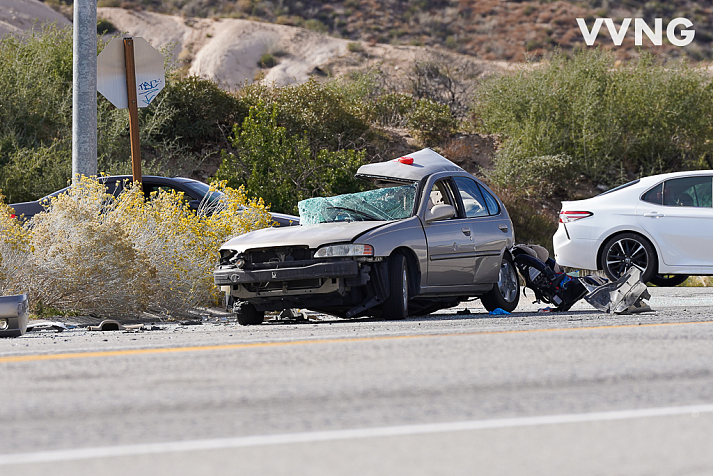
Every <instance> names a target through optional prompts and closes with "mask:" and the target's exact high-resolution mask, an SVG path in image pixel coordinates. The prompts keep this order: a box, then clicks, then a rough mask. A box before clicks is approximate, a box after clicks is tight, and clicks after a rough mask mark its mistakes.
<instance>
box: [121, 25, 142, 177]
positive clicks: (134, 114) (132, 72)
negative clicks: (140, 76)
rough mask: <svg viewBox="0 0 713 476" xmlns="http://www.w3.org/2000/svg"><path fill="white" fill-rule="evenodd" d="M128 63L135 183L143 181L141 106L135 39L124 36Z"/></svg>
mask: <svg viewBox="0 0 713 476" xmlns="http://www.w3.org/2000/svg"><path fill="white" fill-rule="evenodd" d="M124 61H125V65H126V94H127V97H128V100H129V135H130V138H131V173H132V175H133V180H134V183H139V184H140V183H141V181H142V176H141V144H140V140H139V107H138V104H137V103H136V101H137V97H136V67H135V65H134V40H133V39H132V38H124Z"/></svg>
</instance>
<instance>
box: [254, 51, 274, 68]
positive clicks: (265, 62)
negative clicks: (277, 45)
mask: <svg viewBox="0 0 713 476" xmlns="http://www.w3.org/2000/svg"><path fill="white" fill-rule="evenodd" d="M276 64H277V61H276V60H275V57H274V56H272V55H271V54H270V53H265V54H264V55H262V56H261V57H260V59H259V60H258V62H257V65H258V66H259V67H260V68H272V67H273V66H275V65H276Z"/></svg>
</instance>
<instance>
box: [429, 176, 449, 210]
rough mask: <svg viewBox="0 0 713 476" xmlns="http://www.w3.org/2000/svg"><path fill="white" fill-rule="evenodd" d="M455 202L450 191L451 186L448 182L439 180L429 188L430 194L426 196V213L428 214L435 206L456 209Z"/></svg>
mask: <svg viewBox="0 0 713 476" xmlns="http://www.w3.org/2000/svg"><path fill="white" fill-rule="evenodd" d="M454 202H455V200H454V199H453V193H452V191H451V186H450V183H449V181H448V180H447V179H446V180H439V181H437V182H436V183H434V184H433V187H432V188H431V193H430V194H429V196H428V205H427V208H428V211H429V212H430V211H431V210H432V209H433V207H435V206H436V205H451V206H452V207H453V208H456V205H455V203H454Z"/></svg>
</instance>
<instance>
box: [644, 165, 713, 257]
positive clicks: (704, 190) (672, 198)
mask: <svg viewBox="0 0 713 476" xmlns="http://www.w3.org/2000/svg"><path fill="white" fill-rule="evenodd" d="M712 198H713V178H712V176H711V175H699V176H693V177H682V178H674V179H669V180H666V181H665V182H662V183H660V184H658V185H656V186H655V187H654V188H652V189H650V190H648V191H647V192H646V193H644V195H642V197H641V200H640V201H639V203H638V205H637V207H636V218H637V221H638V222H639V224H640V225H641V227H642V228H643V229H644V230H646V232H647V233H649V235H651V237H652V238H653V239H654V241H655V242H656V244H657V245H658V249H659V253H660V254H661V256H660V258H661V260H662V261H663V262H664V263H665V264H666V265H668V266H713V200H712Z"/></svg>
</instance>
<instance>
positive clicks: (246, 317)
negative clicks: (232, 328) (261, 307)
mask: <svg viewBox="0 0 713 476" xmlns="http://www.w3.org/2000/svg"><path fill="white" fill-rule="evenodd" d="M237 314H238V324H240V325H241V326H258V325H260V324H262V321H263V320H265V311H258V310H257V309H255V306H253V305H252V304H250V303H247V302H241V303H240V304H239V305H238V306H237Z"/></svg>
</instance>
